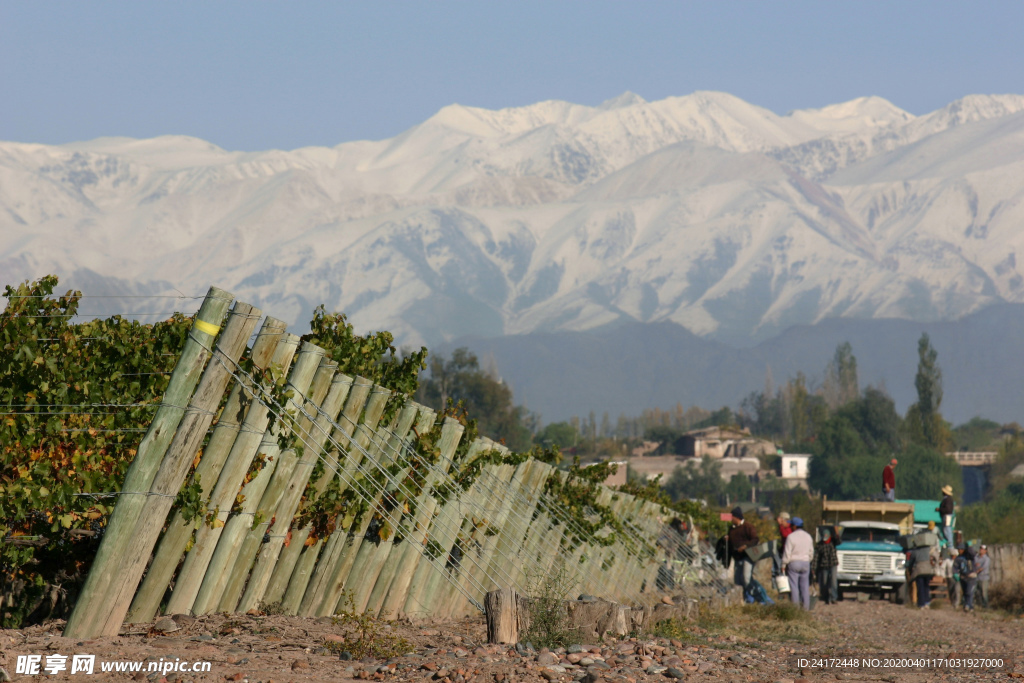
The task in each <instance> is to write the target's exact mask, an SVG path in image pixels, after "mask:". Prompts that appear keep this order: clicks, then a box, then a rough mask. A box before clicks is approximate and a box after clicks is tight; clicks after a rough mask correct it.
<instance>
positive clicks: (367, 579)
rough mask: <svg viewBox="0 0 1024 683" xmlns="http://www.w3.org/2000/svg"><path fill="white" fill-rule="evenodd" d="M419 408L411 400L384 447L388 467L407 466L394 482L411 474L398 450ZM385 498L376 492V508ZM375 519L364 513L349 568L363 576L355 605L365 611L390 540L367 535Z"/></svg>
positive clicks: (354, 592)
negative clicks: (378, 562)
mask: <svg viewBox="0 0 1024 683" xmlns="http://www.w3.org/2000/svg"><path fill="white" fill-rule="evenodd" d="M418 411H419V407H418V406H417V405H416V404H414V403H412V402H411V401H409V402H407V403H406V405H405V406H403V407H402V411H401V413H400V414H399V416H398V419H397V420H396V421H395V427H394V432H393V434H392V436H391V437H390V438H389V439H388V440H387V442H386V443H385V446H384V448H382V449H381V460H382V463H381V464H382V466H385V467H387V466H393V465H396V464H402V465H404V467H403V469H402V470H400V471H399V472H398V473H397V474H395V475H394V477H393V479H394V481H395V482H398V483H399V484H401V482H402V481H403V480H404V479H405V477H406V475H407V474H408V473H409V465H408V463H405V462H401V463H400V462H399V453H398V451H399V448H400V446H401V442H402V440H404V439H405V436H406V434H408V433H409V430H410V429H411V428H412V423H413V420H415V419H416V413H417V412H418ZM389 449H391V452H388V450H389ZM403 460H404V459H403ZM386 488H387V491H388V493H394V492H395V491H396V490H398V486H395V485H394V483H387V484H386ZM383 497H384V494H383V493H379V492H378V493H375V498H374V508H376V507H377V506H379V505H380V503H381V500H382V499H383ZM392 512H395V513H396V515H400V514H401V511H400V510H398V511H392ZM372 519H373V516H372V515H370V514H367V515H364V519H363V522H362V523H361V524H360V525H359V529H358V530H357V531H356V534H355V548H354V549H353V552H352V555H353V556H354V557H355V559H354V561H353V563H352V569H351V570H349V575H350V576H357V577H359V581H358V583H356V585H355V586H353V589H352V607H353V610H354V611H355V612H357V613H361V612H362V611H363V610H364V609H365V607H366V601H367V600H368V599H369V597H370V591H371V590H373V584H374V582H375V581H376V580H377V574H378V573H380V566H379V565H375V564H374V563H373V559H374V558H375V557H376V555H377V551H378V550H380V544H381V543H385V542H386V541H385V540H380V539H379V537H378V540H377V541H376V542H374V541H371V540H369V539H367V538H366V537H365V536H366V531H367V529H368V527H369V524H370V521H371V520H372ZM396 526H397V525H396Z"/></svg>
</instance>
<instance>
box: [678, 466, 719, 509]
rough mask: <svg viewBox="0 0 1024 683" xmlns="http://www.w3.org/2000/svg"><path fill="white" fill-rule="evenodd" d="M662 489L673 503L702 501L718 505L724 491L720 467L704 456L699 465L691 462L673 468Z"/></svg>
mask: <svg viewBox="0 0 1024 683" xmlns="http://www.w3.org/2000/svg"><path fill="white" fill-rule="evenodd" d="M664 488H665V492H666V493H667V494H668V495H669V496H671V497H672V500H674V501H681V500H692V499H703V500H706V501H707V502H708V503H709V504H711V505H718V500H719V498H720V497H721V495H722V493H723V489H724V482H723V481H722V466H721V464H719V463H717V462H715V461H714V460H712V459H711V458H710V457H709V456H706V455H705V456H704V457H703V458H701V461H700V465H697V464H696V463H695V462H692V461H691V462H689V463H687V465H686V467H683V466H682V465H680V466H679V467H677V468H675V470H673V471H672V474H671V475H670V476H669V478H668V481H666V482H665V487H664Z"/></svg>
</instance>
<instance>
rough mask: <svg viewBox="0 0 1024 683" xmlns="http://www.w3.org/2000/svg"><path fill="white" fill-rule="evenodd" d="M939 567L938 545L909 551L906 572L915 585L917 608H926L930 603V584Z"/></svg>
mask: <svg viewBox="0 0 1024 683" xmlns="http://www.w3.org/2000/svg"><path fill="white" fill-rule="evenodd" d="M938 566H939V544H938V543H934V544H930V545H926V546H922V547H920V548H914V549H913V550H911V551H910V559H909V561H908V562H907V570H908V571H909V572H910V577H909V578H910V580H911V581H913V582H914V583H916V584H917V606H918V607H920V608H921V609H925V608H927V607H928V606H929V605H931V603H932V596H931V587H930V586H931V582H932V577H933V576H934V575H935V571H936V569H937V568H938Z"/></svg>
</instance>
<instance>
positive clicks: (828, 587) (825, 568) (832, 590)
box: [813, 529, 839, 605]
mask: <svg viewBox="0 0 1024 683" xmlns="http://www.w3.org/2000/svg"><path fill="white" fill-rule="evenodd" d="M821 534H822V536H821V540H820V541H818V543H817V544H816V545H815V546H814V565H813V570H814V575H815V576H816V577H817V580H818V595H819V596H821V601H822V602H824V603H825V604H826V605H834V604H835V603H836V602H837V601H838V600H839V584H838V580H837V579H838V577H837V575H836V571H837V567H839V554H838V553H837V552H836V547H835V546H834V545H833V544H832V532H831V531H830V530H828V529H824V530H823V531H822V532H821Z"/></svg>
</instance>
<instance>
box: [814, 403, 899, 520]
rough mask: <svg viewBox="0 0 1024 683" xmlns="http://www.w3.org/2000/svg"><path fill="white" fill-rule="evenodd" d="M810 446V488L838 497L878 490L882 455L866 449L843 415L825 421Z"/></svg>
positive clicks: (868, 495)
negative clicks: (811, 454)
mask: <svg viewBox="0 0 1024 683" xmlns="http://www.w3.org/2000/svg"><path fill="white" fill-rule="evenodd" d="M813 450H814V453H813V454H814V457H813V458H811V462H810V472H809V473H808V477H807V483H808V484H809V485H810V487H811V488H812V489H814V490H816V491H819V492H821V493H823V494H825V495H827V496H829V497H830V498H837V499H839V500H859V499H866V498H871V497H872V496H873V495H874V494H876V493H878V491H879V490H881V482H880V481H879V478H880V476H881V472H882V468H883V467H884V466H885V460H886V456H885V455H881V454H878V453H871V452H869V451H868V449H867V447H866V446H865V445H864V440H863V439H862V438H861V436H860V434H858V433H857V430H856V429H855V428H854V426H853V424H851V422H850V420H849V419H847V418H846V417H844V416H842V415H836V416H833V417H832V418H830V419H829V420H828V421H826V422H825V423H824V424H823V425H822V427H821V430H820V432H819V434H818V439H817V441H816V442H815V444H814V449H813Z"/></svg>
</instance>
